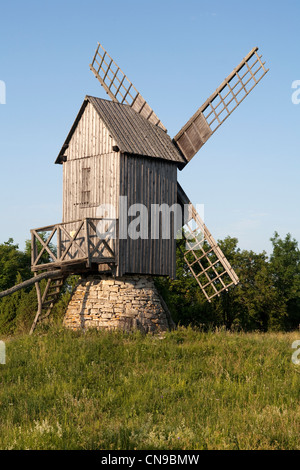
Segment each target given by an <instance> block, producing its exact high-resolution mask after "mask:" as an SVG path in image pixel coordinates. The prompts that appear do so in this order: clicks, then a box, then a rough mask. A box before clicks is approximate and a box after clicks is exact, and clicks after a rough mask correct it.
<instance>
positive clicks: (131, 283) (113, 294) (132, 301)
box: [64, 275, 174, 333]
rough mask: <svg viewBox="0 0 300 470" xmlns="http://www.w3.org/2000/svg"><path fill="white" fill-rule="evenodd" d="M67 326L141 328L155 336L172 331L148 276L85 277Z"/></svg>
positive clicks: (78, 290)
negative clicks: (158, 333)
mask: <svg viewBox="0 0 300 470" xmlns="http://www.w3.org/2000/svg"><path fill="white" fill-rule="evenodd" d="M64 325H65V327H67V328H71V329H73V330H77V329H84V330H86V329H88V328H97V329H117V328H121V329H123V330H125V331H129V330H133V329H138V330H140V331H142V332H145V333H156V332H162V331H167V330H168V329H170V328H173V326H174V323H173V321H172V319H171V316H170V313H169V311H168V309H167V306H166V305H165V303H164V301H163V300H162V299H161V297H160V296H159V294H158V291H157V289H156V287H155V285H154V281H153V279H152V278H151V277H149V276H126V277H123V278H116V279H113V278H112V277H109V276H104V275H101V276H100V275H99V276H89V277H87V278H82V279H81V280H80V281H79V282H78V284H77V286H76V288H75V290H74V293H73V295H72V298H71V300H70V302H69V305H68V308H67V312H66V315H65V318H64Z"/></svg>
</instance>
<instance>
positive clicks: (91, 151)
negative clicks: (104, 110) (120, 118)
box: [65, 103, 116, 161]
mask: <svg viewBox="0 0 300 470" xmlns="http://www.w3.org/2000/svg"><path fill="white" fill-rule="evenodd" d="M113 145H116V143H115V141H114V139H113V138H112V137H111V136H110V134H109V131H108V129H107V128H106V127H105V125H104V123H103V121H102V120H101V119H100V117H99V114H98V113H97V111H96V110H95V108H94V107H93V106H92V105H91V103H88V104H87V106H86V108H85V110H84V113H83V115H82V117H81V119H80V121H79V123H78V125H77V127H76V129H75V131H74V134H73V136H72V138H71V140H70V142H69V147H68V148H67V150H66V151H65V155H66V156H67V159H68V161H70V160H76V159H78V158H85V157H91V156H95V155H104V154H108V153H111V152H112V147H113Z"/></svg>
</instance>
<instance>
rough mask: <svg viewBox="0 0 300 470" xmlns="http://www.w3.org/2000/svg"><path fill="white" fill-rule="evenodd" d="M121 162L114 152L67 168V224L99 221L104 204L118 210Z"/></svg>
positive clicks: (64, 175) (64, 209) (64, 208)
mask: <svg viewBox="0 0 300 470" xmlns="http://www.w3.org/2000/svg"><path fill="white" fill-rule="evenodd" d="M119 161H120V155H119V153H114V152H113V153H108V154H105V155H97V156H93V157H86V158H82V159H78V160H70V161H67V162H65V163H64V164H63V180H64V181H63V187H64V190H63V196H64V197H63V222H70V221H72V220H77V219H83V218H86V217H96V210H97V207H98V206H99V205H100V204H113V205H115V207H116V209H117V208H118V204H117V202H118V195H119Z"/></svg>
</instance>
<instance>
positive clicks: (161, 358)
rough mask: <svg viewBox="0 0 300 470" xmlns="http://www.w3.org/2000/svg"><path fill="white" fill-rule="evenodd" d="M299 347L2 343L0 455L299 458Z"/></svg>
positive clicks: (211, 337)
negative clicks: (261, 453)
mask: <svg viewBox="0 0 300 470" xmlns="http://www.w3.org/2000/svg"><path fill="white" fill-rule="evenodd" d="M299 337H300V334H297V333H289V334H283V333H282V334H281V333H267V334H262V333H257V334H256V333H251V334H243V333H229V332H225V331H216V332H210V333H203V332H199V331H195V330H192V329H189V328H187V329H179V330H177V331H175V332H171V333H168V334H166V335H165V336H164V337H159V336H142V335H140V334H123V333H120V332H110V333H109V332H97V331H90V332H87V333H82V332H81V333H74V332H70V331H66V330H53V331H51V332H48V333H47V334H43V335H41V334H40V335H35V336H32V337H28V336H23V337H20V338H18V339H14V340H11V341H8V342H7V364H6V365H0V382H1V387H0V449H122V450H124V449H163V450H167V449H173V450H175V449H190V450H193V449H300V440H299V429H300V407H299V389H300V387H299V385H300V366H296V365H294V364H293V363H292V361H291V355H292V352H293V350H292V349H291V344H292V342H293V341H294V340H295V339H299Z"/></svg>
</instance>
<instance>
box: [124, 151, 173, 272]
mask: <svg viewBox="0 0 300 470" xmlns="http://www.w3.org/2000/svg"><path fill="white" fill-rule="evenodd" d="M120 194H121V196H127V197H128V207H130V206H131V205H132V204H135V203H141V204H144V205H145V206H146V207H147V208H148V213H149V219H148V234H149V238H148V239H147V240H143V239H138V240H132V239H130V238H127V240H120V242H119V272H120V275H122V274H125V273H128V274H129V273H135V274H152V275H169V276H170V277H172V278H174V277H175V275H176V240H175V239H174V233H172V236H171V238H170V239H169V240H162V239H158V240H152V239H151V238H150V235H151V233H150V231H151V220H150V217H151V204H159V205H161V204H168V205H169V206H172V205H173V204H176V202H177V167H176V165H174V163H172V162H167V161H164V160H157V159H153V158H146V157H141V156H132V155H121V157H120ZM133 219H134V217H133V218H129V224H130V221H131V220H133Z"/></svg>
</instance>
